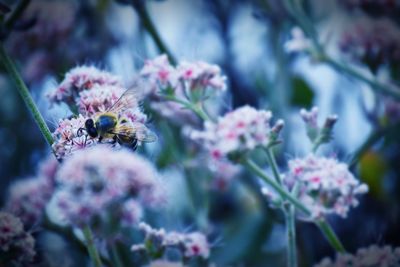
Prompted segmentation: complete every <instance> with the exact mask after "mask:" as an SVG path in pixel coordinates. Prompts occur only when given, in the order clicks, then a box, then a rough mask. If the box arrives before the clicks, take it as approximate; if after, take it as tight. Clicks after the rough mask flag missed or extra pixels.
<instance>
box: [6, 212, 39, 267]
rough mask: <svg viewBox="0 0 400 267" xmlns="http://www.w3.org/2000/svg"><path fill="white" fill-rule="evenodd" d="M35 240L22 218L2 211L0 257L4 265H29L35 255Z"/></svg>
mask: <svg viewBox="0 0 400 267" xmlns="http://www.w3.org/2000/svg"><path fill="white" fill-rule="evenodd" d="M34 246H35V240H34V239H33V237H32V235H31V234H30V233H27V232H25V231H24V226H23V224H22V222H21V220H20V219H18V218H17V217H15V216H13V215H12V214H10V213H7V212H0V258H1V259H2V260H4V261H2V262H1V263H2V265H3V264H4V266H27V264H29V263H30V262H32V261H33V259H34V257H35V254H36V252H35V250H34Z"/></svg>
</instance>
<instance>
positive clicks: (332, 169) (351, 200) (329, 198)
mask: <svg viewBox="0 0 400 267" xmlns="http://www.w3.org/2000/svg"><path fill="white" fill-rule="evenodd" d="M288 164H289V170H288V173H287V174H286V175H285V176H284V181H285V183H286V184H287V185H288V186H289V188H291V187H293V185H294V184H297V185H298V186H299V199H300V201H301V202H303V203H304V204H305V205H306V206H307V207H308V208H309V209H310V210H311V211H312V217H314V218H317V217H320V216H324V215H328V214H337V215H340V216H342V217H346V216H347V213H348V212H349V210H350V208H351V207H356V206H357V205H358V200H357V196H359V195H362V194H365V193H367V191H368V186H367V185H366V184H363V183H360V181H358V180H357V179H356V178H355V177H354V176H353V175H352V174H351V173H350V171H349V170H348V166H347V165H346V164H345V163H340V162H338V161H337V160H336V159H334V158H325V157H317V156H315V155H313V154H310V155H308V156H307V157H305V158H296V159H293V160H290V161H289V163H288Z"/></svg>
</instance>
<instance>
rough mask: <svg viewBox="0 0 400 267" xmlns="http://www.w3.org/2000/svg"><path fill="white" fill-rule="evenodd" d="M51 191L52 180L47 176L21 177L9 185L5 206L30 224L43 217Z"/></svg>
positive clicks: (52, 187) (52, 189) (52, 188)
mask: <svg viewBox="0 0 400 267" xmlns="http://www.w3.org/2000/svg"><path fill="white" fill-rule="evenodd" d="M53 191H54V182H53V181H52V180H50V179H48V178H47V177H43V176H39V177H32V178H28V179H21V180H19V181H16V182H14V183H13V184H12V185H11V186H10V188H9V194H8V198H7V202H6V207H5V208H6V210H7V211H9V212H11V213H12V214H14V215H16V216H18V217H19V218H20V219H21V220H22V221H23V222H24V224H25V225H30V226H32V225H34V224H37V223H39V222H40V220H41V219H42V218H43V214H44V212H45V208H46V205H47V203H48V202H49V200H50V199H51V196H52V195H53Z"/></svg>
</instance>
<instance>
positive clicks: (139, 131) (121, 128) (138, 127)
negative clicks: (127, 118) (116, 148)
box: [113, 123, 157, 143]
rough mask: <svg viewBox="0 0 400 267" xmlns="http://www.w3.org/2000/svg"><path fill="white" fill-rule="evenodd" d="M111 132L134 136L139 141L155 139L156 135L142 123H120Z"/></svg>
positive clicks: (152, 140)
mask: <svg viewBox="0 0 400 267" xmlns="http://www.w3.org/2000/svg"><path fill="white" fill-rule="evenodd" d="M113 133H114V134H116V135H122V136H125V137H134V138H136V139H137V140H138V141H141V142H148V143H149V142H154V141H156V140H157V136H156V135H155V134H154V133H153V132H152V131H150V130H149V129H148V128H147V127H146V126H145V125H144V124H142V123H124V124H120V125H118V126H117V127H116V128H115V130H114V132H113Z"/></svg>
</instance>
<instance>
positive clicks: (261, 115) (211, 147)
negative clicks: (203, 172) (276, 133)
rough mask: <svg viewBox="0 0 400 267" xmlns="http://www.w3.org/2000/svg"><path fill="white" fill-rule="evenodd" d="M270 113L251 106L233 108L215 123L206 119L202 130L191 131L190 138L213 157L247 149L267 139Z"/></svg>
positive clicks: (218, 157) (264, 143)
mask: <svg viewBox="0 0 400 267" xmlns="http://www.w3.org/2000/svg"><path fill="white" fill-rule="evenodd" d="M271 118H272V113H271V112H270V111H265V110H256V109H255V108H252V107H250V106H243V107H240V108H238V109H235V110H233V111H231V112H229V113H227V114H225V115H224V116H223V117H220V118H219V119H218V121H217V122H216V123H213V122H205V124H204V130H203V131H193V132H192V134H191V137H192V139H194V140H198V141H200V142H202V145H203V146H204V147H205V148H206V149H207V150H208V151H209V152H210V154H211V157H212V158H213V159H216V160H219V159H221V158H224V157H227V156H228V155H229V154H230V153H233V152H246V151H249V150H252V149H254V148H256V147H257V146H266V145H268V143H269V141H270V138H269V137H270V134H271V126H270V120H271Z"/></svg>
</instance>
